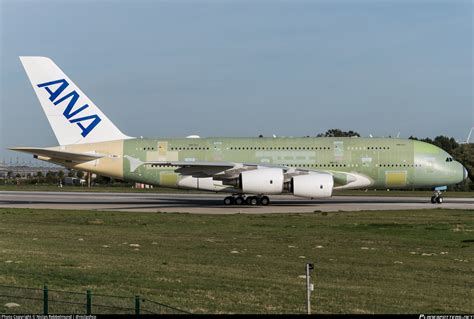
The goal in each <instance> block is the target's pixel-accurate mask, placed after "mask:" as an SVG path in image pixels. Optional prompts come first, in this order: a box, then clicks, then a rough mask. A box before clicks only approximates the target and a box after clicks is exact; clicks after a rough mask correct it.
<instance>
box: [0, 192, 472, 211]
mask: <svg viewBox="0 0 474 319" xmlns="http://www.w3.org/2000/svg"><path fill="white" fill-rule="evenodd" d="M224 196H225V195H224V194H187V193H170V194H164V193H100V192H97V193H93V192H16V191H2V192H0V207H10V208H43V209H45V208H49V209H83V210H99V211H131V212H168V213H171V212H178V213H190V214H193V213H194V214H239V213H241V214H262V213H310V212H314V211H324V212H333V211H360V210H400V209H428V208H450V209H474V198H449V197H445V202H444V203H443V204H441V205H440V204H431V203H430V199H429V198H425V197H388V196H335V197H332V198H329V199H318V200H308V199H301V198H297V197H293V196H291V195H276V196H271V197H270V199H271V204H270V205H269V206H248V205H241V206H225V205H224V204H223V198H224Z"/></svg>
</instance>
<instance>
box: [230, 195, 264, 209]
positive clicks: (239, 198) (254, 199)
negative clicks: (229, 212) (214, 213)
mask: <svg viewBox="0 0 474 319" xmlns="http://www.w3.org/2000/svg"><path fill="white" fill-rule="evenodd" d="M244 204H247V205H250V206H257V205H262V206H267V205H268V204H270V198H268V196H261V195H259V196H247V197H246V196H245V195H233V196H227V197H226V198H224V205H227V206H228V205H244Z"/></svg>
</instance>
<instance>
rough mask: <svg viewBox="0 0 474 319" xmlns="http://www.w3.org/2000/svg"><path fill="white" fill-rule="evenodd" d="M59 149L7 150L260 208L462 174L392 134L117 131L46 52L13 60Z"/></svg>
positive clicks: (427, 184) (438, 152) (437, 151)
mask: <svg viewBox="0 0 474 319" xmlns="http://www.w3.org/2000/svg"><path fill="white" fill-rule="evenodd" d="M20 60H21V63H22V65H23V67H24V69H25V71H26V73H27V76H28V78H29V80H30V82H31V84H32V86H33V89H34V91H35V93H36V95H37V97H38V99H39V101H40V104H41V106H42V108H43V111H44V113H45V114H46V117H47V119H48V121H49V123H50V125H51V127H52V129H53V132H54V134H55V136H56V138H57V140H58V142H59V146H54V147H47V148H39V147H14V148H11V150H15V151H20V152H26V153H30V154H33V156H34V158H36V159H38V160H42V161H46V162H51V163H55V164H59V165H62V166H64V167H66V168H68V169H75V170H82V171H87V172H89V173H95V174H98V175H102V176H108V177H111V178H115V179H120V180H124V181H130V182H137V183H145V184H151V185H155V186H163V187H172V188H182V189H195V190H204V191H210V192H222V193H227V194H228V196H226V197H225V198H224V201H223V203H224V204H225V205H242V204H248V205H268V204H269V203H270V199H269V197H268V195H274V194H281V193H290V194H293V195H294V196H297V197H304V198H311V199H318V198H328V197H331V196H332V193H333V190H336V189H385V188H389V189H411V188H432V189H433V190H434V193H433V196H432V197H431V202H432V203H433V204H435V203H439V204H441V203H442V202H443V191H445V190H446V189H447V185H452V184H457V183H460V182H462V181H463V180H465V179H466V178H467V176H468V173H467V170H466V168H464V167H463V165H461V163H459V162H457V161H455V160H454V159H453V158H452V156H451V155H449V154H448V153H447V152H445V151H444V150H442V149H441V148H439V147H437V146H434V145H431V144H428V143H425V142H420V141H414V140H408V139H399V138H375V137H370V138H360V137H315V138H311V137H301V138H297V137H276V136H273V137H255V138H245V137H244V138H234V137H210V138H201V137H199V136H197V135H192V136H188V137H187V138H143V137H140V138H134V137H130V136H127V135H125V134H124V133H122V131H120V129H119V128H117V127H116V126H115V125H114V124H113V123H112V121H110V120H109V119H108V118H107V116H106V115H105V114H104V113H102V111H101V110H100V109H99V108H98V107H97V106H96V105H95V104H94V102H92V101H91V100H90V99H89V98H88V97H87V96H86V95H85V94H84V93H83V92H82V91H81V90H80V89H79V87H78V86H77V85H76V84H75V83H74V82H73V81H72V80H71V79H70V78H69V77H67V75H65V74H64V72H63V71H62V70H61V69H60V68H59V67H58V66H57V65H56V64H55V63H54V62H53V61H52V60H51V59H49V58H47V57H39V56H21V57H20Z"/></svg>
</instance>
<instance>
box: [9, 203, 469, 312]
mask: <svg viewBox="0 0 474 319" xmlns="http://www.w3.org/2000/svg"><path fill="white" fill-rule="evenodd" d="M131 245H132V246H131ZM137 245H139V246H137ZM307 261H313V262H314V263H315V270H314V284H315V291H314V295H313V297H312V303H313V312H316V313H433V312H434V313H473V312H474V302H473V300H474V288H473V287H474V277H473V273H474V211H473V210H471V211H467V210H442V209H434V210H417V211H380V212H377V211H371V212H354V213H347V212H345V213H319V212H315V213H313V214H291V215H282V214H278V215H272V214H268V215H217V216H216V215H214V216H213V215H187V214H164V213H125V212H93V211H62V210H29V209H0V285H2V284H3V285H5V284H8V285H16V286H28V287H42V285H43V284H45V283H47V284H48V285H49V287H50V288H51V289H63V290H71V291H85V290H86V289H89V288H90V289H92V290H93V291H94V293H96V292H97V293H98V292H102V293H108V294H118V295H129V296H133V295H135V294H141V295H143V296H146V297H148V298H150V299H153V300H157V301H160V302H163V303H165V304H171V305H174V306H177V307H178V308H182V309H184V310H189V311H192V312H195V313H304V312H305V279H304V278H302V277H301V275H303V274H304V268H305V263H306V262H307ZM4 303H5V300H3V302H2V304H0V312H1V311H2V308H1V307H2V305H3V304H4ZM18 303H20V304H22V302H21V301H18ZM27 311H28V309H26V312H27Z"/></svg>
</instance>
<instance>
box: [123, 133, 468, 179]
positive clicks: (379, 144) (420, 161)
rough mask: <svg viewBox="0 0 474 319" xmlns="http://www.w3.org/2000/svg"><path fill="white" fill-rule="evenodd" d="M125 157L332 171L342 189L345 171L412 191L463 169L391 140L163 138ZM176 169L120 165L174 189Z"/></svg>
mask: <svg viewBox="0 0 474 319" xmlns="http://www.w3.org/2000/svg"><path fill="white" fill-rule="evenodd" d="M123 143H124V144H123V155H124V156H130V157H133V158H137V159H139V160H141V161H144V162H145V161H154V160H155V161H190V162H192V161H199V162H201V161H208V162H233V163H252V164H261V165H280V166H285V167H293V168H297V169H304V170H310V171H311V170H312V171H319V172H321V171H324V172H331V173H332V174H333V175H334V178H335V182H336V184H337V183H338V180H339V184H340V185H343V184H344V178H345V176H346V175H344V173H351V172H353V173H358V174H361V175H364V176H366V177H368V178H369V179H370V180H371V181H372V184H371V185H370V186H369V187H364V188H413V187H434V186H443V185H450V184H456V183H459V182H461V181H462V180H463V166H462V165H461V164H460V163H458V162H456V161H452V160H448V159H449V158H451V156H450V155H449V154H448V153H446V152H445V151H444V150H442V149H440V148H438V147H436V146H434V145H431V144H428V143H424V142H420V141H413V140H407V139H393V138H348V137H346V138H341V137H334V138H310V137H306V138H285V137H277V138H227V137H226V138H167V139H147V138H142V139H130V140H124V142H123ZM175 169H176V167H153V166H150V165H148V166H146V165H143V166H140V167H138V168H137V169H136V170H135V171H131V169H130V163H129V161H127V160H124V161H123V178H124V179H125V180H131V181H135V182H140V183H147V184H153V185H160V186H167V187H177V181H178V180H179V178H180V176H179V174H177V173H175V172H174V171H175Z"/></svg>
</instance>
